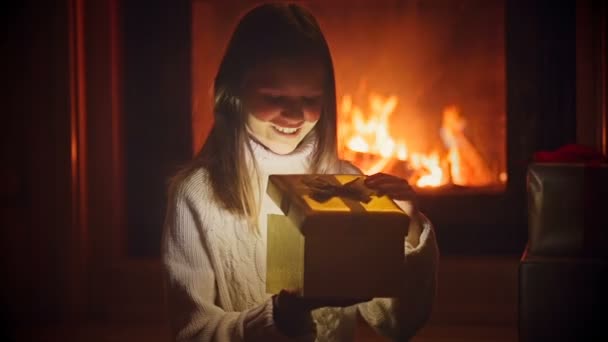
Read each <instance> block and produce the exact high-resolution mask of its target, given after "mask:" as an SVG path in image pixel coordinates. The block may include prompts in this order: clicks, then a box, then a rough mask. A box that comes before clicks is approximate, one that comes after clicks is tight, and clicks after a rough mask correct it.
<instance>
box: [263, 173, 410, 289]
mask: <svg viewBox="0 0 608 342" xmlns="http://www.w3.org/2000/svg"><path fill="white" fill-rule="evenodd" d="M364 178H365V176H357V175H271V176H270V178H269V181H268V188H267V192H268V195H269V196H270V198H271V199H272V200H273V201H274V203H276V204H277V206H279V207H280V208H281V211H282V212H283V213H284V214H285V215H272V214H271V215H268V246H267V259H266V260H267V275H266V290H267V292H268V293H278V292H279V291H280V290H281V289H297V290H300V291H301V295H303V296H306V297H336V298H370V297H392V296H396V295H398V293H399V290H400V284H401V277H402V274H401V273H402V272H401V269H402V267H403V262H404V258H405V252H404V241H405V236H406V235H407V230H408V226H409V217H408V215H407V214H406V213H404V212H403V211H402V210H401V209H400V208H399V207H398V206H397V205H396V204H395V202H393V201H392V200H391V199H390V198H388V197H387V196H376V195H374V194H371V195H369V198H368V199H369V202H367V203H366V202H362V201H360V200H356V199H353V198H351V197H352V196H349V195H348V194H346V195H344V194H338V195H336V196H326V198H325V199H319V198H318V197H319V196H315V193H314V189H311V186H310V182H311V181H313V182H314V181H319V180H321V181H323V182H325V183H331V184H334V185H335V186H337V187H344V184H347V183H348V184H349V185H352V184H355V185H356V186H355V188H357V187H358V188H359V189H362V188H364V187H365V186H364V185H363V180H364ZM367 191H369V192H371V190H369V189H367ZM368 194H369V193H368ZM355 198H356V197H355Z"/></svg>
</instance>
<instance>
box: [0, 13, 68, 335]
mask: <svg viewBox="0 0 608 342" xmlns="http://www.w3.org/2000/svg"><path fill="white" fill-rule="evenodd" d="M3 12H4V13H3V20H2V24H3V26H4V30H3V39H2V48H3V49H2V51H3V52H2V58H3V60H4V63H3V69H4V70H3V73H4V75H3V77H2V89H3V91H2V93H3V97H4V96H6V99H5V100H4V101H3V109H2V118H1V122H2V126H1V127H2V134H0V136H1V138H0V139H2V150H1V152H2V153H1V156H0V158H1V159H0V161H1V162H0V164H1V165H2V168H1V170H2V173H1V174H2V181H3V184H2V187H1V189H2V190H1V193H0V194H1V203H2V209H1V210H2V212H1V215H0V219H1V224H0V226H1V227H2V229H1V230H0V263H1V264H0V266H1V268H2V270H3V274H4V276H3V277H2V279H3V280H2V291H1V292H2V295H1V297H0V301H1V303H0V304H2V321H3V324H7V325H8V326H11V324H12V323H11V322H16V321H20V320H21V319H26V318H27V319H28V320H32V319H34V320H36V319H39V320H47V321H48V320H54V319H58V318H61V317H62V316H63V315H64V314H66V312H67V311H68V304H67V303H69V298H68V290H67V289H68V288H69V279H70V278H69V266H68V265H69V258H70V251H71V245H70V242H69V241H70V231H71V228H72V226H71V193H70V189H71V187H70V111H69V73H68V20H67V14H68V11H67V2H63V1H59V2H54V3H50V2H48V3H43V2H40V3H33V2H32V1H30V2H19V3H18V5H13V6H12V7H8V8H5V10H4V11H3ZM5 315H6V316H7V318H6V319H5ZM7 322H8V323H7Z"/></svg>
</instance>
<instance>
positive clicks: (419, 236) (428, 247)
mask: <svg viewBox="0 0 608 342" xmlns="http://www.w3.org/2000/svg"><path fill="white" fill-rule="evenodd" d="M340 172H342V173H351V174H362V172H361V171H360V170H359V169H358V168H357V167H356V166H354V165H353V164H351V163H349V162H345V161H342V163H341V167H340ZM396 203H397V205H399V206H400V207H401V208H402V209H404V210H405V211H406V212H411V207H410V204H409V203H407V202H403V201H396ZM417 215H418V217H419V219H418V220H413V221H412V223H411V225H410V229H409V231H410V233H409V234H415V235H416V236H411V235H410V236H408V239H407V240H406V241H405V242H404V245H405V246H404V251H405V262H404V264H403V268H402V270H400V271H401V273H402V277H401V279H402V284H401V289H402V290H401V295H400V296H398V297H397V298H374V299H373V300H371V301H369V302H366V303H362V304H359V305H357V308H358V310H359V313H360V314H361V316H362V317H363V319H365V321H367V323H368V324H369V325H370V326H371V327H372V328H373V329H374V330H376V331H378V332H379V333H381V334H382V335H385V336H389V337H391V338H392V339H394V340H396V341H407V340H408V339H410V338H411V337H413V336H414V335H415V334H416V332H417V331H418V330H419V329H420V328H422V327H423V326H424V324H425V323H426V322H427V321H428V319H429V317H430V314H431V310H432V306H433V302H434V300H435V292H436V282H437V264H438V260H439V249H438V247H437V241H436V239H435V232H434V229H433V226H432V224H431V222H430V220H429V219H428V218H427V217H426V216H424V215H423V214H421V213H417ZM413 243H416V245H414V244H413Z"/></svg>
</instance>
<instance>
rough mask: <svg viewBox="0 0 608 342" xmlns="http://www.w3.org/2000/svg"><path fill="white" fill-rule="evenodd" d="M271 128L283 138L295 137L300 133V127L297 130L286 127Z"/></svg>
mask: <svg viewBox="0 0 608 342" xmlns="http://www.w3.org/2000/svg"><path fill="white" fill-rule="evenodd" d="M272 128H274V130H275V132H277V133H279V134H281V135H285V136H294V135H297V134H298V133H299V132H300V127H297V128H288V127H281V126H275V125H272Z"/></svg>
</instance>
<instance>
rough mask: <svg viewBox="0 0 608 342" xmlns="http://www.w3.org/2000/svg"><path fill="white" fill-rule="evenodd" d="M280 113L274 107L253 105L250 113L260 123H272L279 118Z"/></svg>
mask: <svg viewBox="0 0 608 342" xmlns="http://www.w3.org/2000/svg"><path fill="white" fill-rule="evenodd" d="M278 112H279V111H278V110H277V109H276V108H274V107H272V106H265V105H253V106H250V108H249V113H251V114H252V115H253V116H255V118H256V119H258V120H260V121H270V120H272V119H273V118H275V117H276V116H277V113H278Z"/></svg>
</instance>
